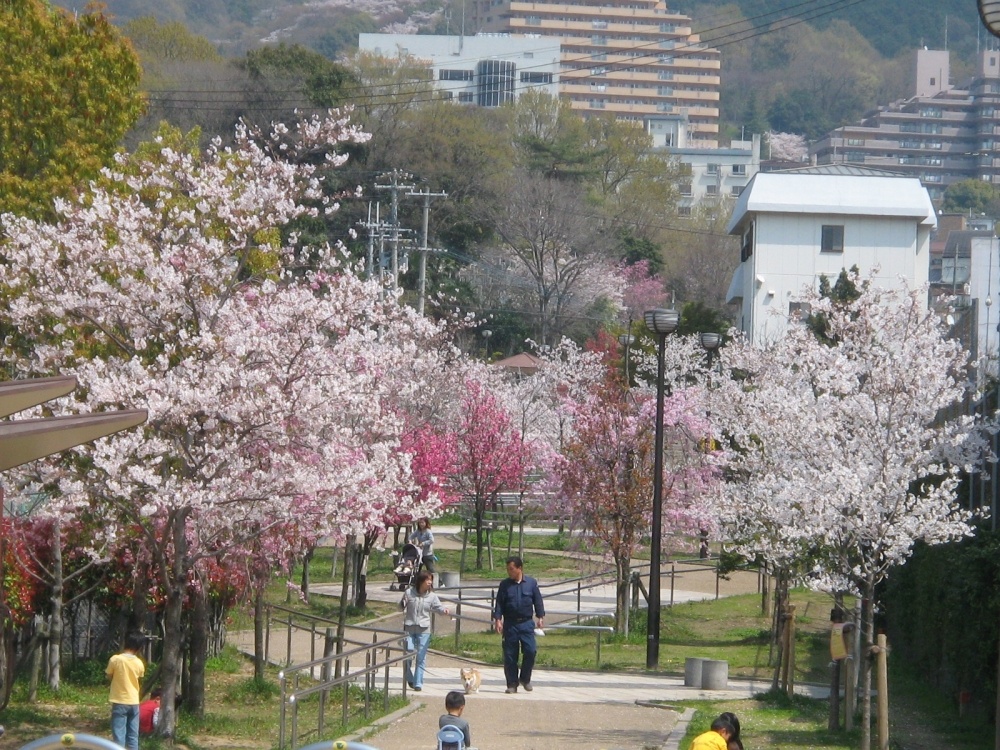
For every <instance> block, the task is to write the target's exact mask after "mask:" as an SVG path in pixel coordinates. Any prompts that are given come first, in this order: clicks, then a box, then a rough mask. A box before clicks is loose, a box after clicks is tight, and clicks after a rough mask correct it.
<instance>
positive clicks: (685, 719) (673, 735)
mask: <svg viewBox="0 0 1000 750" xmlns="http://www.w3.org/2000/svg"><path fill="white" fill-rule="evenodd" d="M694 714H695V709H693V708H685V709H684V712H683V713H682V714H681V715H680V716H678V717H677V723H676V724H674V727H673V729H671V730H670V734H668V735H667V741H666V742H664V743H663V747H662V750H680V746H681V740H682V739H684V735H686V734H687V730H688V725H689V724H690V723H691V719H693V718H694Z"/></svg>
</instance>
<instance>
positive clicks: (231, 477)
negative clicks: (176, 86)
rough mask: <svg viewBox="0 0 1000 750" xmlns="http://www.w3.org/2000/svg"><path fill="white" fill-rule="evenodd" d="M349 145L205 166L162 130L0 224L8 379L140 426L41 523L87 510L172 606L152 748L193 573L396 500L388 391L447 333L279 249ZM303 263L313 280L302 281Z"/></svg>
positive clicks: (173, 674)
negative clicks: (33, 380)
mask: <svg viewBox="0 0 1000 750" xmlns="http://www.w3.org/2000/svg"><path fill="white" fill-rule="evenodd" d="M363 139H364V136H363V134H361V133H359V132H358V131H357V130H356V129H355V128H354V127H352V126H351V125H350V123H349V122H348V120H347V119H346V117H343V116H341V115H339V114H338V113H332V114H331V115H330V116H329V117H326V118H314V119H311V120H307V121H303V122H301V123H299V124H298V126H297V127H295V128H291V129H290V128H287V127H285V126H280V125H279V126H277V127H276V128H275V130H274V132H273V133H272V134H271V135H270V136H267V137H261V136H258V135H256V134H253V133H251V132H249V131H248V130H247V129H246V128H240V129H239V130H238V131H237V133H236V139H235V145H234V146H233V147H231V148H225V149H224V148H222V146H221V145H220V144H219V143H218V142H216V143H214V144H213V145H212V146H211V147H210V148H209V149H208V150H207V151H206V152H205V153H200V154H199V153H197V152H196V151H195V150H193V149H192V148H191V146H190V144H189V143H187V142H185V141H184V140H183V139H182V138H180V137H179V136H176V135H172V134H169V133H167V134H163V135H161V136H160V138H158V140H157V141H156V143H154V144H152V145H151V146H149V147H147V148H145V149H143V150H141V151H140V152H138V153H137V154H135V155H134V156H128V155H123V156H121V157H120V158H119V160H118V162H117V165H116V167H115V168H114V169H113V170H107V171H105V173H104V174H103V176H102V179H101V180H100V181H99V182H96V183H94V184H93V185H92V186H91V189H90V190H89V191H87V192H86V193H84V194H82V195H81V196H80V197H79V198H78V199H76V200H74V201H57V203H56V213H57V215H58V220H57V221H55V222H53V223H51V224H45V223H40V222H35V221H31V220H28V219H23V218H18V217H14V216H9V215H8V216H5V217H3V229H4V231H5V233H6V238H7V241H6V244H5V245H4V246H3V249H2V253H3V258H4V263H2V264H0V299H2V300H3V305H4V308H3V315H4V319H5V321H6V322H7V323H8V325H9V326H10V328H11V331H12V332H11V334H10V335H9V336H8V337H7V338H6V339H5V341H4V345H5V348H6V351H5V352H4V353H5V355H7V356H8V357H9V358H10V359H11V361H12V362H13V363H14V365H15V366H16V368H17V369H18V370H19V371H20V372H24V373H50V372H54V371H60V372H67V371H68V372H74V373H76V374H77V375H78V376H79V378H80V382H81V383H86V384H87V389H86V390H85V391H83V392H81V394H80V397H79V399H78V400H77V401H67V402H66V403H65V404H64V408H65V409H66V410H67V411H74V410H84V411H88V412H91V411H100V410H102V409H105V408H116V407H120V406H123V405H127V406H132V407H143V408H146V409H148V411H149V414H150V418H149V422H148V423H147V426H146V428H145V429H144V430H142V431H134V432H133V433H129V434H127V435H118V436H115V437H112V438H109V439H107V440H104V441H101V442H99V443H96V444H94V445H93V446H89V447H87V448H81V449H77V450H76V451H74V452H72V453H70V454H68V456H67V457H64V458H63V459H62V462H61V463H60V464H56V463H52V464H45V465H46V466H52V469H51V470H50V471H49V472H48V474H47V475H46V474H45V470H44V469H43V470H39V473H40V474H41V476H40V481H42V482H45V483H47V484H49V485H50V486H51V487H53V488H54V493H55V495H56V497H55V499H54V500H53V508H55V507H67V508H69V507H73V506H86V505H91V506H95V507H101V508H104V509H106V515H107V519H108V529H107V531H108V533H109V535H111V536H112V538H113V536H114V534H115V533H120V532H116V525H117V528H119V529H120V528H123V527H124V526H125V525H134V526H136V527H137V528H138V529H140V530H141V533H142V534H143V537H144V540H145V547H146V551H147V553H148V554H149V555H150V558H151V560H152V561H153V564H154V569H155V571H156V576H157V579H158V584H159V586H160V588H161V589H162V591H163V596H164V598H165V604H164V626H165V641H164V654H163V662H162V677H163V684H164V691H165V693H164V716H163V719H162V722H161V731H162V733H163V734H165V735H170V734H172V732H173V728H174V711H173V705H174V703H173V694H172V693H173V689H174V685H175V684H176V678H177V676H178V673H179V669H180V649H181V642H182V639H181V637H180V636H181V618H182V610H183V605H184V602H185V598H186V595H187V593H188V589H189V586H191V585H195V586H201V585H202V584H201V581H202V580H203V568H202V567H201V565H200V563H201V562H202V561H206V560H209V559H215V558H217V557H218V555H219V554H220V553H221V552H223V551H224V550H226V549H232V548H236V547H239V546H241V545H245V544H247V543H249V541H250V540H252V539H254V538H257V537H259V536H260V535H261V534H264V533H266V532H268V531H269V530H271V529H275V528H278V527H280V526H282V525H284V524H299V525H300V526H301V527H304V528H311V529H315V530H317V531H333V530H336V531H337V532H338V533H340V534H343V535H348V534H353V533H363V531H364V530H365V529H368V528H371V527H372V526H374V525H376V524H378V523H379V522H380V521H381V519H382V518H383V517H384V515H385V512H386V509H387V508H388V507H389V506H392V505H394V504H397V505H398V498H399V497H400V492H401V491H403V490H406V489H407V488H408V487H409V486H410V473H409V472H410V460H411V459H410V456H408V455H406V454H405V453H403V452H402V451H400V450H399V447H400V436H401V434H402V431H403V425H404V420H403V419H402V418H401V417H400V416H399V415H398V414H397V413H395V412H392V411H390V410H388V409H386V408H384V405H385V404H386V403H387V401H388V400H389V397H390V396H391V395H392V394H393V393H397V392H399V391H401V390H408V391H411V392H415V391H419V389H420V386H421V384H420V383H419V382H415V383H408V384H406V385H405V387H402V386H401V384H400V382H399V381H398V380H397V379H395V378H394V377H391V376H389V375H387V373H390V374H391V373H392V372H393V368H394V367H395V365H396V364H397V363H398V362H400V361H408V360H410V359H412V358H413V357H414V352H419V351H420V350H421V348H422V347H421V344H422V342H424V341H429V340H431V339H435V340H436V339H437V338H439V337H440V327H439V326H438V325H437V324H435V323H433V322H432V321H429V320H427V319H425V318H422V317H420V316H417V315H416V313H415V312H413V311H412V310H408V309H406V308H402V307H400V306H398V305H397V304H396V303H395V300H394V299H392V298H391V297H387V296H386V295H385V294H384V292H383V290H382V289H381V288H379V287H378V285H377V284H375V283H371V282H363V281H361V280H360V279H359V278H358V277H357V276H356V275H354V274H353V273H352V271H351V269H350V268H347V267H345V266H343V265H341V263H340V261H339V260H338V257H339V256H338V252H337V251H336V249H331V248H311V249H309V251H308V252H301V248H296V246H295V241H296V237H295V236H294V234H293V235H291V237H290V241H289V242H287V243H285V242H283V241H282V230H283V229H285V228H286V227H287V226H288V224H289V222H290V221H292V220H293V219H295V218H298V217H301V216H305V215H308V214H315V213H317V212H318V211H320V210H326V211H330V210H334V209H335V208H336V206H335V205H333V204H330V203H327V204H326V205H324V204H323V200H324V199H323V198H322V196H321V192H320V190H319V179H318V173H317V169H318V166H317V165H318V164H320V163H322V162H323V155H324V154H325V155H326V163H327V164H328V165H329V166H333V167H335V166H337V165H338V164H339V163H341V162H342V161H343V158H342V157H339V156H337V155H336V150H337V148H338V147H339V146H340V145H341V144H345V143H350V142H357V141H360V140H363ZM307 202H308V203H310V204H311V207H310V206H307ZM297 250H298V251H300V252H296V251H297ZM305 256H308V257H310V259H311V270H306V269H296V268H295V262H296V261H295V259H296V258H298V257H305ZM390 353H391V354H392V356H391V357H390V356H388V355H389V354H390ZM412 496H413V497H416V496H415V495H412ZM423 507H424V506H421V505H420V503H419V502H414V503H413V504H412V507H411V508H408V509H407V511H408V512H419V511H420V510H422V509H423Z"/></svg>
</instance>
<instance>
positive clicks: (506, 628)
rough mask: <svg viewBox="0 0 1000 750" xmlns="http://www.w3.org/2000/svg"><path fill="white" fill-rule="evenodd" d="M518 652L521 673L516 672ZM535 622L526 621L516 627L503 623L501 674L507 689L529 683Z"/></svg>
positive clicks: (536, 651) (532, 664)
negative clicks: (519, 683) (505, 680)
mask: <svg viewBox="0 0 1000 750" xmlns="http://www.w3.org/2000/svg"><path fill="white" fill-rule="evenodd" d="M518 652H520V655H521V657H522V658H521V673H520V674H518V671H517V658H518ZM536 653H538V646H537V645H536V644H535V621H534V620H526V621H525V622H522V623H520V624H517V625H508V624H507V618H506V617H505V618H504V623H503V674H504V677H505V678H506V679H507V687H517V683H518V682H521V683H529V682H531V670H532V669H534V667H535V654H536Z"/></svg>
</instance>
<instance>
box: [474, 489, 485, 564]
mask: <svg viewBox="0 0 1000 750" xmlns="http://www.w3.org/2000/svg"><path fill="white" fill-rule="evenodd" d="M485 505H486V498H481V497H479V496H478V495H477V496H476V570H482V569H483V516H484V515H485V514H486V508H485Z"/></svg>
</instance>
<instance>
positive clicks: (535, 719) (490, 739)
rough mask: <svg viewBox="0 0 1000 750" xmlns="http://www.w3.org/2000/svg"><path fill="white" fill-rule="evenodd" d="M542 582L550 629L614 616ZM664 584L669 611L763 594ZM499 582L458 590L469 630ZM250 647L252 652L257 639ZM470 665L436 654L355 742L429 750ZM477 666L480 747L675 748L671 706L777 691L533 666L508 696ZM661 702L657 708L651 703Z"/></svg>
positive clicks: (382, 594) (696, 568) (751, 584)
mask: <svg viewBox="0 0 1000 750" xmlns="http://www.w3.org/2000/svg"><path fill="white" fill-rule="evenodd" d="M442 532H444V533H442ZM435 533H436V534H437V535H438V540H439V541H438V545H439V546H444V547H447V546H450V545H452V544H455V541H454V539H453V538H452V539H449V538H448V537H447V536H446V535H447V533H448V530H447V529H440V528H435ZM459 545H460V542H459ZM529 573H530V571H529ZM463 583H465V581H463ZM468 583H472V582H471V581H469V582H468ZM542 583H543V594H545V596H546V610H547V615H546V626H553V625H557V623H559V622H560V621H561V622H563V623H566V624H572V623H573V622H574V621H575V619H574V618H575V615H576V613H577V602H578V601H579V603H580V609H581V610H582V611H583V612H585V613H587V614H612V613H613V612H614V606H615V592H614V587H613V586H611V585H605V586H597V587H593V588H589V589H581V590H580V591H577V589H576V585H575V584H571V585H568V586H567V585H560V584H558V583H552V584H550V585H548V586H545V585H544V582H542ZM662 583H663V587H662V589H661V601H662V602H663V604H664V605H667V604H668V603H669V602H671V601H674V602H683V601H692V600H700V599H706V598H714V597H715V596H716V587H717V586H718V592H719V595H721V596H725V595H730V594H736V593H752V592H754V591H756V590H757V576H756V574H752V573H738V574H735V575H734V576H732V577H731V578H730V580H724V581H717V580H716V577H715V573H714V571H713V570H711V569H709V568H706V567H705V566H704V565H702V564H696V565H683V564H676V565H675V566H674V575H673V576H671V575H670V574H668V572H667V569H666V566H665V568H664V576H663V581H662ZM495 585H496V582H483V583H481V584H480V585H479V586H478V587H473V586H463V587H462V588H461V597H462V603H463V607H462V615H461V621H462V629H463V631H469V630H478V631H481V630H483V629H485V628H487V627H488V626H489V604H488V602H489V595H490V591H491V590H492V588H493V587H495ZM312 592H313V593H314V594H318V595H327V596H339V594H340V587H339V585H334V584H324V585H316V586H313V588H312ZM438 594H439V595H440V596H441V598H442V599H444V600H445V601H448V602H450V605H449V608H450V609H452V611H453V612H454V609H455V604H457V600H458V591H457V590H454V589H452V590H449V589H447V588H445V589H442V588H439V589H438ZM368 596H369V598H370V599H377V600H381V601H386V602H392V603H395V602H398V601H399V597H400V593H399V592H398V591H390V590H389V584H388V583H387V582H369V585H368ZM571 615H572V616H571ZM379 625H380V626H383V627H390V628H401V623H400V622H398V621H395V620H394V619H391V618H390V619H384V620H383V621H381V622H380V623H379ZM454 627H455V618H453V617H448V618H446V617H441V616H438V617H437V618H436V622H435V632H437V633H438V634H439V635H440V634H448V633H451V632H454V630H453V629H454ZM247 638H252V634H238V633H234V634H233V640H234V641H235V642H236V643H237V645H238V646H240V647H241V648H246V647H247V645H248V643H246V642H244V641H246V640H247ZM271 638H272V644H282V645H281V646H280V648H279V649H278V650H280V651H281V653H284V645H283V644H284V643H285V642H286V639H287V634H286V633H285V632H283V631H280V630H278V631H272V633H271ZM538 640H539V652H540V654H542V655H543V658H544V650H545V639H544V637H542V638H539V639H538ZM293 641H294V642H293V661H295V662H296V663H303V662H306V661H308V660H309V658H310V643H309V638H308V633H300V634H297V635H296V636H295V638H294V639H293ZM249 645H250V646H251V647H252V641H249ZM320 651H321V649H320ZM276 652H277V651H272V653H276ZM470 664H472V663H471V662H469V661H467V660H462V659H460V658H458V657H455V656H451V655H448V654H443V653H437V652H431V653H430V654H429V655H428V660H427V671H426V675H425V678H424V684H423V691H422V692H420V693H415V692H408V695H410V696H411V698H412V699H413V701H414V702H413V703H411V705H410V706H409V707H408V708H407V709H404V710H402V711H400V712H397V713H396V714H394V715H392V716H389V717H386V718H384V719H383V720H381V721H380V722H379V723H378V724H376V725H375V726H374V727H372V728H370V730H368V731H367V732H366V733H364V734H361V735H357V736H355V737H352V738H349V739H354V740H356V741H359V742H364V743H366V744H369V745H372V746H373V747H376V748H378V750H416V749H418V748H424V749H425V750H432V749H433V747H434V744H435V741H434V737H435V733H436V731H437V719H438V716H439V715H440V714H441V713H444V697H445V695H446V694H447V693H448V692H449V691H451V690H460V689H462V682H461V678H460V675H459V670H460V669H461V667H463V666H469V665H470ZM475 666H477V668H478V669H479V670H480V672H481V673H482V678H483V680H482V687H481V688H480V691H479V693H477V694H473V695H470V696H468V697H467V701H468V703H467V706H466V711H465V714H464V716H465V718H467V719H468V720H469V722H470V723H471V725H472V731H473V742H474V744H475V745H476V746H477V747H478V748H479V750H618V749H619V748H620V749H621V750H677V748H678V747H679V745H678V743H679V741H680V739H681V738H682V737H683V736H684V734H685V732H686V728H687V721H688V720H689V719H690V716H691V715H692V714H693V711H690V710H689V711H687V712H682V711H681V710H680V709H672V708H670V707H669V703H670V702H671V701H689V700H740V699H747V698H750V697H752V696H753V695H755V694H757V693H760V692H764V691H766V690H768V689H769V688H770V683H769V682H766V683H765V682H763V681H752V680H738V679H731V680H729V684H728V686H727V687H726V689H724V690H702V689H700V688H693V687H686V686H685V685H684V681H683V679H682V678H680V677H674V676H667V675H651V674H646V673H641V672H629V673H623V672H599V671H598V672H582V671H563V670H552V669H536V670H535V674H534V677H533V679H532V682H533V683H534V686H535V690H534V691H533V692H531V693H526V692H524V691H523V690H521V691H519V692H518V693H517V694H516V695H507V694H506V693H505V692H504V691H505V689H506V681H505V679H504V676H503V669H502V668H501V667H495V666H486V665H482V664H476V665H475ZM390 681H391V684H395V685H399V686H400V687H402V685H403V675H402V667H398V668H396V669H395V670H393V672H392V674H391V676H390ZM797 690H798V692H800V693H802V694H808V695H811V696H814V697H825V695H826V692H827V691H826V689H825V688H817V687H812V686H797ZM654 701H655V702H657V704H658V705H654V704H653V702H654ZM663 703H666V704H668V705H666V706H664V705H662V704H663Z"/></svg>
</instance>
